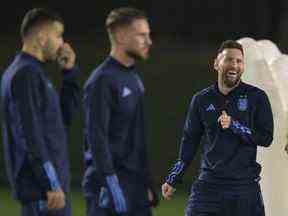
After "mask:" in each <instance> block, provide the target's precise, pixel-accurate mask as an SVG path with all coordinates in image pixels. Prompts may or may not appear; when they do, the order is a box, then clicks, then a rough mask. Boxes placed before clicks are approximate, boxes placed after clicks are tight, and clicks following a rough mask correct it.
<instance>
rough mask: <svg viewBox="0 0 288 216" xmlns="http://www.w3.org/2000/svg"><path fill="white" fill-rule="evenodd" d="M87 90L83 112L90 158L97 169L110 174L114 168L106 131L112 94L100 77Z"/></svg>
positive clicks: (105, 81)
mask: <svg viewBox="0 0 288 216" xmlns="http://www.w3.org/2000/svg"><path fill="white" fill-rule="evenodd" d="M87 91H88V92H87V97H88V98H87V100H88V107H87V110H85V112H86V115H87V118H86V121H87V122H88V123H87V122H86V123H87V127H88V131H87V132H88V134H87V135H88V136H87V138H88V143H89V144H90V146H91V152H92V158H93V161H95V162H96V164H97V169H99V171H100V172H101V173H102V174H103V175H104V176H106V175H112V174H114V173H115V170H114V165H113V158H112V154H111V150H110V148H109V136H108V133H109V123H110V116H111V110H112V104H113V101H112V100H113V95H112V90H111V87H110V84H109V80H108V79H106V78H105V77H101V78H99V79H98V80H97V81H96V82H95V83H93V86H91V87H90V88H89V90H87Z"/></svg>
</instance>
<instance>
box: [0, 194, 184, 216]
mask: <svg viewBox="0 0 288 216" xmlns="http://www.w3.org/2000/svg"><path fill="white" fill-rule="evenodd" d="M187 198H188V195H187V192H186V193H184V192H183V190H182V191H181V190H177V192H176V194H175V197H174V198H173V200H172V201H169V202H168V201H163V200H162V199H161V202H160V206H159V207H158V208H157V209H156V210H155V211H154V216H162V215H163V216H176V215H177V216H178V215H184V207H185V205H186V200H187ZM72 206H73V216H85V203H84V200H83V197H82V194H81V192H80V191H73V193H72ZM19 211H20V208H19V206H18V204H17V203H16V202H15V201H13V200H12V199H11V195H10V192H9V190H8V189H6V188H5V189H4V188H0V215H7V216H18V215H19Z"/></svg>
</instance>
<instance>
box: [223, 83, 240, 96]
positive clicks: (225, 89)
mask: <svg viewBox="0 0 288 216" xmlns="http://www.w3.org/2000/svg"><path fill="white" fill-rule="evenodd" d="M239 84H240V81H239V82H238V83H237V84H236V85H235V86H233V87H228V86H227V85H225V84H224V83H223V82H221V81H219V80H218V88H219V91H220V92H221V93H222V94H223V95H228V94H229V93H230V92H231V91H232V90H233V89H235V88H236V87H237V86H238V85H239Z"/></svg>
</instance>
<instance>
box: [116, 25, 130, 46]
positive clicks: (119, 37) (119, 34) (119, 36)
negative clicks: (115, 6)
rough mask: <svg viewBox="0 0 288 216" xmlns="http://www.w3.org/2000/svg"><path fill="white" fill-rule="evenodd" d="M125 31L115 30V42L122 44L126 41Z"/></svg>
mask: <svg viewBox="0 0 288 216" xmlns="http://www.w3.org/2000/svg"><path fill="white" fill-rule="evenodd" d="M126 36H127V35H126V32H125V30H124V29H118V30H117V31H116V32H115V41H116V43H117V44H124V43H125V42H126V39H127V37H126Z"/></svg>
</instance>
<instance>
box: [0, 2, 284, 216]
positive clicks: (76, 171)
mask: <svg viewBox="0 0 288 216" xmlns="http://www.w3.org/2000/svg"><path fill="white" fill-rule="evenodd" d="M120 6H133V7H137V8H139V9H142V10H144V11H146V12H147V14H148V16H149V19H150V20H149V21H150V25H151V30H152V39H153V49H152V51H151V58H150V59H149V60H148V61H147V62H141V63H139V65H138V66H139V71H140V75H141V76H142V78H143V80H144V84H145V87H146V100H147V112H148V114H147V117H148V118H147V120H148V126H149V128H148V129H149V130H148V132H149V133H148V141H149V142H148V147H149V153H150V154H149V156H150V162H151V166H152V170H153V174H154V176H155V183H156V185H157V187H158V188H159V191H160V185H161V183H163V179H164V178H165V176H166V174H167V172H168V170H169V168H170V167H171V165H172V164H173V162H174V161H175V159H176V158H177V155H178V148H179V141H180V138H181V133H182V127H183V123H184V120H185V115H186V110H187V106H188V104H189V102H190V99H191V97H192V95H193V94H194V93H195V92H197V91H199V90H201V89H202V88H205V87H207V86H208V85H211V84H212V83H213V82H215V80H216V73H215V72H214V71H213V70H212V67H211V66H212V64H213V58H214V56H215V53H216V50H217V48H218V47H219V46H220V44H221V42H222V41H224V40H227V39H235V40H237V39H239V38H242V37H252V38H255V39H269V40H272V41H273V42H275V43H276V45H278V47H279V48H280V49H281V51H282V52H284V53H286V52H287V51H288V37H287V36H288V1H285V0H252V1H251V0H241V1H240V0H229V1H228V0H218V1H211V0H193V1H192V0H190V1H188V0H178V1H160V0H158V1H157V0H154V1H148V0H130V1H126V0H114V1H113V0H105V1H104V0H98V1H81V2H80V1H74V2H73V1H70V2H65V1H59V0H58V1H29V0H25V1H18V2H16V1H15V2H13V1H9V2H5V6H3V7H1V8H2V10H1V13H0V71H1V72H3V71H4V70H5V68H6V67H7V66H8V64H9V63H10V61H11V60H12V59H13V57H14V55H15V54H16V53H17V51H18V50H19V49H21V40H20V36H19V32H20V25H21V21H22V18H23V16H24V15H25V13H26V12H27V11H28V10H29V9H32V8H34V7H46V8H50V9H53V10H55V11H57V12H58V13H60V15H61V16H62V17H63V18H64V20H65V26H66V30H65V36H64V37H65V39H66V40H67V41H68V42H70V43H71V44H72V46H73V47H74V49H75V51H76V54H77V62H78V64H79V66H80V68H81V71H82V73H81V77H80V80H81V85H83V83H84V81H85V80H86V79H87V77H88V76H89V74H90V72H91V71H92V70H93V69H94V68H95V67H96V66H97V65H99V63H101V62H102V61H103V60H104V59H105V57H106V56H107V54H109V41H108V38H107V35H106V32H105V28H104V23H105V19H106V16H107V14H108V13H109V11H110V10H112V9H114V8H117V7H120ZM47 70H48V71H49V76H51V79H52V80H53V82H54V83H55V86H56V87H57V88H59V85H60V81H61V76H60V73H59V72H58V70H57V68H56V66H55V65H52V66H51V65H50V66H47ZM82 116H83V114H82V113H81V112H79V114H78V115H77V116H76V117H75V121H74V122H73V125H72V127H71V128H70V130H69V131H70V133H69V147H70V148H69V151H70V152H69V153H70V160H71V172H72V188H73V194H72V201H73V206H74V210H73V211H74V213H75V214H74V215H84V201H83V198H82V195H81V178H82V175H83V162H82V146H83V136H82V128H83V123H82ZM1 141H2V139H1ZM2 152H3V147H2V146H1V148H0V209H1V211H2V209H3V211H5V212H6V214H7V215H8V214H10V215H18V213H17V212H18V208H19V207H18V206H17V204H16V203H15V202H13V201H12V199H11V195H10V191H9V186H8V183H7V178H6V175H5V168H4V160H3V154H2ZM199 159H200V154H199V153H198V156H197V157H196V159H195V160H194V162H193V163H192V164H191V166H190V169H189V170H188V171H187V173H186V175H185V178H184V182H183V184H182V185H180V186H179V189H177V193H176V195H175V201H172V202H170V203H167V202H165V201H162V203H161V205H160V207H159V208H158V209H157V210H156V211H155V215H177V214H180V215H183V211H184V206H185V202H186V199H187V197H188V194H189V190H190V185H191V183H192V181H193V179H194V178H195V177H196V176H197V169H198V164H199Z"/></svg>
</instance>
